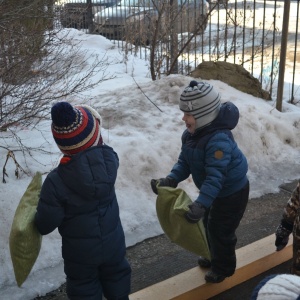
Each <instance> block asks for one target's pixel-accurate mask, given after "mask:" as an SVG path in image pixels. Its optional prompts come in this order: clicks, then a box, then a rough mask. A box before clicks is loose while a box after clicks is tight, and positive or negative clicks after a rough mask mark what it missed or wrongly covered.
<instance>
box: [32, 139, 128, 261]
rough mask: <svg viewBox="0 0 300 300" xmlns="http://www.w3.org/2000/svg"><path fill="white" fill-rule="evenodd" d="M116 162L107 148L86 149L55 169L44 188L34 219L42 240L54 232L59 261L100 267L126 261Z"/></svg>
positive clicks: (116, 157) (105, 146) (116, 159)
mask: <svg viewBox="0 0 300 300" xmlns="http://www.w3.org/2000/svg"><path fill="white" fill-rule="evenodd" d="M118 167H119V160H118V156H117V154H116V153H115V152H114V151H113V149H112V148H111V147H109V146H107V145H102V146H95V147H91V148H89V149H87V150H85V151H83V152H80V153H78V154H76V155H74V156H72V158H71V160H70V161H69V162H68V163H66V164H60V165H59V166H58V167H57V168H56V169H54V170H53V171H52V172H51V173H49V175H48V176H47V178H46V179H45V182H44V183H43V186H42V190H41V195H40V200H39V203H38V207H37V213H36V216H35V224H36V226H37V228H38V230H39V232H40V233H41V234H43V235H44V234H48V233H50V232H52V231H53V230H54V229H55V228H57V227H58V230H59V233H60V234H61V236H62V256H63V258H64V259H66V260H69V261H72V262H75V263H80V264H101V263H103V262H105V261H106V260H107V259H109V258H110V257H111V256H112V255H119V256H120V260H122V259H123V257H124V256H125V251H126V246H125V237H124V232H123V228H122V225H121V221H120V217H119V206H118V202H117V198H116V194H115V189H114V184H115V181H116V177H117V169H118Z"/></svg>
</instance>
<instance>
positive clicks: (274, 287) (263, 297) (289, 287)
mask: <svg viewBox="0 0 300 300" xmlns="http://www.w3.org/2000/svg"><path fill="white" fill-rule="evenodd" d="M299 299H300V277H299V276H297V275H292V274H276V275H269V276H267V277H266V278H264V279H263V280H261V281H260V282H259V284H258V285H257V286H256V287H255V289H254V290H253V292H252V295H251V299H250V300H299Z"/></svg>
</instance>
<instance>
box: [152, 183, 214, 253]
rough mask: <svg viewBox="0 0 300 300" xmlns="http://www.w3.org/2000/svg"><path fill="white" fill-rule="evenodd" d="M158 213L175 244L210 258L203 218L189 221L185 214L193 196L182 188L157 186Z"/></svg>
mask: <svg viewBox="0 0 300 300" xmlns="http://www.w3.org/2000/svg"><path fill="white" fill-rule="evenodd" d="M157 191H158V196H157V200H156V213H157V217H158V220H159V223H160V225H161V227H162V229H163V231H164V233H165V234H166V235H167V236H168V237H169V239H170V240H171V241H172V242H174V243H175V244H177V245H179V246H181V247H182V248H184V249H186V250H188V251H190V252H193V253H195V254H197V255H199V256H203V257H205V258H207V259H210V251H209V247H208V243H207V239H206V234H205V228H204V225H203V222H202V220H200V221H199V222H198V223H194V224H191V223H189V222H188V221H187V220H186V219H185V217H184V214H185V213H186V212H187V211H188V205H189V204H191V203H192V200H191V198H190V197H189V196H188V195H187V193H186V192H185V191H184V190H182V189H174V188H171V187H160V186H157Z"/></svg>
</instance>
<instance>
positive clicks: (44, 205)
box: [34, 176, 64, 235]
mask: <svg viewBox="0 0 300 300" xmlns="http://www.w3.org/2000/svg"><path fill="white" fill-rule="evenodd" d="M63 218H64V207H63V206H62V203H61V202H60V201H59V197H58V196H57V194H56V189H55V185H54V184H53V182H52V181H51V179H50V178H49V176H48V177H47V178H46V179H45V182H44V183H43V186H42V190H41V195H40V199H39V203H38V206H37V211H36V214H35V220H34V221H35V225H36V227H37V229H38V231H39V232H40V234H42V235H45V234H48V233H50V232H52V231H53V230H54V229H56V228H57V227H58V226H59V225H60V224H61V223H62V220H63Z"/></svg>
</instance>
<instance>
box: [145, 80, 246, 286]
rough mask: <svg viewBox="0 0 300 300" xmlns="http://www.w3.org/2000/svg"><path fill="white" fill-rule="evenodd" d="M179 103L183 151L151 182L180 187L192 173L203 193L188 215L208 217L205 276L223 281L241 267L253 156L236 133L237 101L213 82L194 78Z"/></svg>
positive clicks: (194, 218) (202, 262) (194, 219)
mask: <svg viewBox="0 0 300 300" xmlns="http://www.w3.org/2000/svg"><path fill="white" fill-rule="evenodd" d="M179 107H180V110H181V111H182V112H183V113H184V116H183V118H182V120H183V121H184V122H185V124H186V127H187V129H186V130H185V131H184V133H183V135H182V147H181V153H180V155H179V158H178V161H177V163H176V164H175V165H174V166H173V168H172V170H171V172H170V174H169V175H168V176H167V177H166V178H160V179H152V180H151V187H152V190H153V192H154V193H157V187H156V186H157V184H159V185H160V186H171V187H177V185H178V183H179V182H181V181H183V180H185V179H187V178H188V177H189V176H190V175H192V178H193V181H194V183H195V185H196V186H197V188H198V189H199V196H198V197H197V199H196V200H195V201H194V202H193V204H191V205H190V206H189V211H188V212H187V213H186V215H185V217H186V219H187V221H188V222H190V223H196V222H198V221H199V220H200V219H202V218H203V222H204V226H205V229H206V234H207V238H208V243H209V248H210V252H211V261H209V260H207V259H206V258H203V257H199V259H198V263H199V265H200V266H201V267H207V268H208V267H211V270H210V271H208V272H207V273H206V276H205V280H206V281H207V282H212V283H218V282H221V281H223V280H224V279H225V278H226V277H229V276H231V275H233V274H234V272H235V269H236V255H235V245H236V242H237V238H236V234H235V231H236V229H237V227H238V225H239V223H240V220H241V218H242V216H243V214H244V212H245V209H246V206H247V203H248V197H249V182H248V179H247V175H246V174H247V171H248V164H247V160H246V157H245V156H244V154H243V153H242V151H241V150H240V149H239V148H238V146H237V143H236V142H235V140H234V138H233V135H232V133H231V130H232V129H234V128H235V127H236V125H237V123H238V119H239V111H238V109H237V107H236V106H235V105H234V104H233V103H230V102H226V103H223V104H221V102H220V95H219V93H218V92H217V91H216V90H215V89H214V87H213V86H212V85H210V84H209V83H206V82H197V81H194V80H193V81H191V82H190V85H189V86H188V87H186V88H185V89H184V91H183V93H182V94H181V96H180V103H179Z"/></svg>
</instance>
